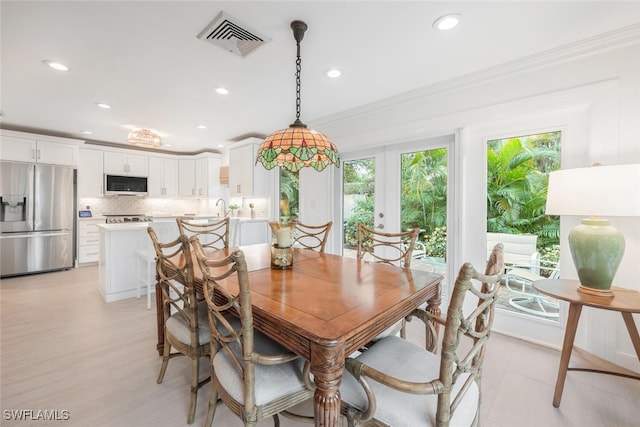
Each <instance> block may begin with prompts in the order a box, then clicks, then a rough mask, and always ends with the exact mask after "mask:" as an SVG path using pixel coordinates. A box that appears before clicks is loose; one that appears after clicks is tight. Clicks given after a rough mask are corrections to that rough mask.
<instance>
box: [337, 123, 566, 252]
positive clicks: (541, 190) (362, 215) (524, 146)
mask: <svg viewBox="0 0 640 427" xmlns="http://www.w3.org/2000/svg"><path fill="white" fill-rule="evenodd" d="M560 137H561V134H560V132H549V133H541V134H537V135H529V136H522V137H517V138H506V139H498V140H494V141H489V143H488V151H487V231H491V232H500V233H512V234H536V235H538V250H539V251H540V253H541V254H542V256H543V258H544V259H547V260H556V261H557V259H558V256H559V237H560V226H559V225H560V223H559V219H558V218H557V217H552V216H547V215H545V213H544V210H545V204H546V196H547V185H548V179H549V173H550V172H551V171H553V170H556V169H559V167H560ZM343 165H344V177H345V178H344V193H345V195H352V196H353V195H357V199H356V201H355V203H354V206H353V208H352V209H351V211H350V216H349V217H348V219H347V220H346V221H345V244H346V245H347V246H352V247H353V246H355V244H356V230H357V224H358V222H363V223H365V224H371V225H373V223H374V214H373V212H374V195H373V191H374V176H375V170H374V169H373V159H365V160H359V161H353V162H344V163H343ZM401 171H402V172H401V173H402V181H401V186H402V188H401V202H402V210H401V212H402V217H401V226H402V229H407V228H412V227H419V228H421V229H422V230H424V231H423V232H421V234H420V240H421V241H422V242H423V243H424V244H425V247H426V252H427V255H429V256H432V257H440V258H444V257H445V255H446V235H447V230H446V220H447V150H446V149H444V148H443V149H435V150H428V151H420V152H416V153H408V154H404V155H403V156H402V168H401Z"/></svg>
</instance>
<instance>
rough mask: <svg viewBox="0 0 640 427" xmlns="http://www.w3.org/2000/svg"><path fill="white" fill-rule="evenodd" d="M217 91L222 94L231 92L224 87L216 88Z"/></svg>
mask: <svg viewBox="0 0 640 427" xmlns="http://www.w3.org/2000/svg"><path fill="white" fill-rule="evenodd" d="M216 92H217V93H219V94H220V95H227V94H229V91H228V90H227V89H225V88H223V87H217V88H216Z"/></svg>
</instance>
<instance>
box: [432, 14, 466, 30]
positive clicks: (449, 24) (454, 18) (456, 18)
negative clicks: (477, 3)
mask: <svg viewBox="0 0 640 427" xmlns="http://www.w3.org/2000/svg"><path fill="white" fill-rule="evenodd" d="M461 17H462V15H458V14H452V15H444V16H441V17H440V18H438V19H436V20H435V21H434V22H433V28H435V29H436V30H441V31H446V30H450V29H452V28H454V27H455V26H457V25H458V24H459V23H460V18H461Z"/></svg>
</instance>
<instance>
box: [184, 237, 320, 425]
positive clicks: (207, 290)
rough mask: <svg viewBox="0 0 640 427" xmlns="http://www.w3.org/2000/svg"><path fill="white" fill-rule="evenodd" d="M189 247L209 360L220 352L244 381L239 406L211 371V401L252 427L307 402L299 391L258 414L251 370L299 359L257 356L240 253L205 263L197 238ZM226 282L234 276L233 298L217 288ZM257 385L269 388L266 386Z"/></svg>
mask: <svg viewBox="0 0 640 427" xmlns="http://www.w3.org/2000/svg"><path fill="white" fill-rule="evenodd" d="M190 243H191V246H192V248H193V251H194V254H195V257H196V260H197V263H198V266H199V268H200V270H201V272H202V279H203V290H204V297H205V300H206V302H207V306H208V313H209V326H210V328H211V359H212V360H214V359H215V358H216V355H217V354H218V353H219V352H224V353H225V355H226V356H227V357H228V359H229V360H230V361H231V365H232V366H233V368H235V369H236V370H237V371H238V372H239V373H240V375H239V378H242V381H243V384H242V389H243V398H242V401H239V400H237V399H235V398H234V397H233V396H232V393H230V392H229V391H227V390H225V389H224V387H222V385H221V383H220V382H219V381H218V380H217V379H216V378H215V376H216V373H215V369H213V370H212V376H213V377H214V380H213V382H212V386H213V387H215V389H212V396H215V395H216V394H219V396H220V398H221V399H222V401H223V402H225V404H226V405H227V406H228V407H229V408H230V409H231V410H232V411H233V412H235V413H236V414H237V415H239V416H240V417H241V418H242V419H244V420H248V419H252V420H254V421H256V420H257V421H259V419H260V418H261V417H262V415H266V414H267V413H269V412H271V415H276V414H277V413H278V412H282V411H284V410H285V409H286V408H288V407H289V406H292V405H294V404H297V403H299V402H300V401H301V399H307V398H310V397H311V396H312V395H313V392H312V391H311V390H310V389H308V390H305V389H303V388H301V389H300V390H299V392H297V393H295V394H294V395H292V396H291V398H290V399H287V398H286V397H279V398H274V399H275V400H277V399H281V401H279V402H278V403H274V404H267V403H263V407H262V408H257V403H256V378H255V376H256V366H257V365H276V364H281V363H287V362H290V361H292V360H295V359H298V356H297V355H295V354H293V353H287V352H283V353H278V354H262V353H259V352H258V350H257V349H256V346H254V344H255V342H254V338H256V334H259V333H258V332H256V331H254V327H253V311H252V307H251V288H250V286H249V273H248V270H247V263H246V261H245V257H244V253H243V252H242V251H240V250H234V251H233V252H231V254H229V256H227V257H225V258H223V259H218V260H212V259H208V258H207V257H206V255H205V253H204V250H203V245H202V244H201V243H200V242H199V240H198V237H197V236H193V237H191V239H190ZM231 276H236V280H237V283H238V288H237V293H232V292H230V291H228V290H227V289H228V287H223V286H221V285H220V283H221V282H222V281H224V280H226V279H228V278H230V277H231ZM237 317H239V318H240V322H237ZM260 338H261V339H262V341H261V342H264V340H265V339H267V340H268V338H266V337H265V336H264V335H262V334H260ZM263 347H264V346H263ZM308 369H309V368H308V367H305V374H307V373H308ZM262 385H263V386H267V387H268V386H269V384H262ZM283 399H284V400H283ZM216 400H217V398H215V397H214V398H213V400H210V411H209V413H208V414H207V421H206V422H205V425H210V424H211V422H212V421H213V414H214V411H215V410H214V409H213V408H215V404H216ZM212 406H213V408H212ZM265 407H269V409H264V408H265ZM259 413H260V414H259ZM276 419H277V417H276ZM251 425H253V424H251Z"/></svg>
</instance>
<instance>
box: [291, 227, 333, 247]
mask: <svg viewBox="0 0 640 427" xmlns="http://www.w3.org/2000/svg"><path fill="white" fill-rule="evenodd" d="M295 224H296V226H295V228H294V229H293V243H294V245H296V246H298V247H302V248H305V249H312V250H314V251H317V252H324V249H325V246H326V245H327V237H329V231H331V226H332V225H333V221H329V222H327V223H326V224H321V225H308V224H303V223H301V222H299V221H296V223H295Z"/></svg>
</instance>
